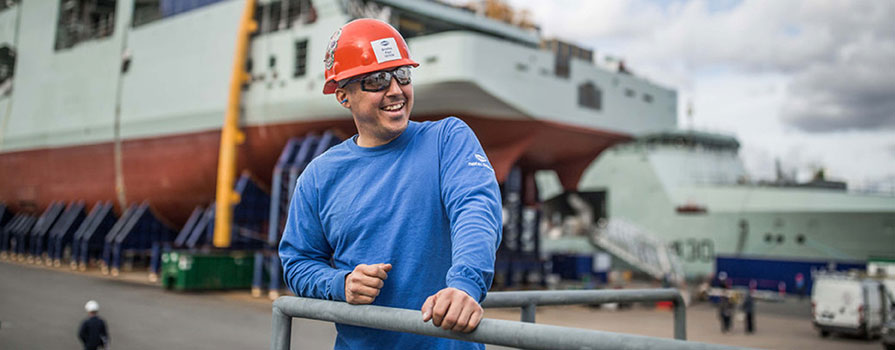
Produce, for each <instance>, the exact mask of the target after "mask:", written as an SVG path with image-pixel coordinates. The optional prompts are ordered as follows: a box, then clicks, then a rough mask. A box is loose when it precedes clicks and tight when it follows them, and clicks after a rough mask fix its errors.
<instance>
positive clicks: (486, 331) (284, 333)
mask: <svg viewBox="0 0 895 350" xmlns="http://www.w3.org/2000/svg"><path fill="white" fill-rule="evenodd" d="M653 301H671V302H672V303H673V304H674V320H675V325H674V334H675V338H677V339H669V338H659V337H648V336H641V335H631V334H623V333H613V332H604V331H596V330H586V329H578V328H570V327H558V326H550V325H541V324H535V323H534V315H535V307H536V306H538V305H576V304H602V303H617V302H653ZM482 306H483V307H486V308H494V307H521V308H522V321H521V322H519V321H506V320H496V319H489V318H485V319H482V320H481V322H480V323H479V325H478V327H477V328H476V330H475V331H473V332H471V333H459V332H454V331H450V330H444V329H441V328H438V327H435V326H434V325H432V324H431V323H430V322H423V320H422V316H421V315H420V311H419V310H408V309H399V308H390V307H383V306H375V305H351V304H348V303H345V302H337V301H329V300H320V299H309V298H301V297H292V296H284V297H280V298H278V299H277V300H275V301H274V303H273V332H272V338H271V345H270V349H271V350H286V349H290V346H291V342H292V333H291V332H292V319H293V318H294V317H297V318H306V319H312V320H319V321H328V322H336V323H341V324H348V325H353V326H360V327H368V328H377V329H384V330H390V331H396V332H406V333H413V334H420V335H427V336H433V337H440V338H449V339H457V340H463V341H470V342H476V343H483V344H493V345H501V346H509V347H514V348H519V349H688V350H689V349H739V348H738V347H733V346H726V345H718V344H708V343H699V342H690V341H686V340H684V339H685V338H686V313H685V308H686V306H685V305H684V302H683V298H682V296H681V294H680V292H679V291H677V290H674V289H637V290H587V291H522V292H491V293H488V296H487V298H486V299H485V301H484V302H483V303H482Z"/></svg>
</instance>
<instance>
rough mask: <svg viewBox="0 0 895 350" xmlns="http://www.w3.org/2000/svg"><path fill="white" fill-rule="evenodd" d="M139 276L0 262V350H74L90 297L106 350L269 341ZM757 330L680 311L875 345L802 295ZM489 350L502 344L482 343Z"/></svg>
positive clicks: (297, 324)
mask: <svg viewBox="0 0 895 350" xmlns="http://www.w3.org/2000/svg"><path fill="white" fill-rule="evenodd" d="M145 277H146V276H145V274H130V275H126V276H124V277H121V278H109V277H104V276H101V275H100V274H99V273H98V272H96V271H88V272H87V273H75V272H70V271H69V270H67V269H65V270H63V269H53V268H47V267H39V266H33V265H27V264H23V263H14V262H10V261H2V262H0V281H2V282H0V349H9V350H17V349H78V348H79V347H80V344H79V343H78V340H77V336H76V333H77V328H78V324H79V322H80V321H81V319H82V318H83V317H84V316H85V314H84V310H83V305H84V303H85V302H86V301H87V300H89V299H96V300H97V301H99V303H100V315H101V316H102V317H103V318H105V319H106V322H108V324H109V328H110V332H111V337H112V344H113V346H114V348H116V349H130V350H144V349H146V350H148V349H184V350H187V349H266V348H268V347H269V346H270V343H269V342H270V324H271V317H270V310H271V308H270V302H269V301H267V300H266V299H253V298H251V297H250V296H249V295H248V292H246V291H240V292H226V293H223V292H216V293H174V292H166V291H164V290H162V289H161V288H160V287H158V286H153V285H150V284H148V283H147V282H145ZM757 309H758V312H757V319H756V324H757V333H756V334H754V335H746V334H744V332H743V329H744V327H743V324H742V323H737V324H735V326H734V330H733V332H731V333H729V334H721V333H720V330H719V324H718V319H717V317H716V312H715V309H714V308H712V306H711V305H710V304H706V303H699V304H695V305H692V306H691V307H689V308H688V309H687V331H688V332H687V334H688V337H689V339H690V340H695V341H702V342H710V343H719V344H729V345H739V346H749V347H759V348H769V349H812V350H823V349H875V350H878V349H881V348H882V346H881V345H880V343H879V341H865V340H860V339H850V338H842V337H835V336H834V337H831V338H827V339H822V338H820V337H819V336H818V335H817V332H815V331H814V329H813V328H812V327H811V321H810V304H809V302H808V301H807V300H803V301H799V300H795V299H792V300H787V301H786V302H784V303H775V304H770V303H759V304H758V307H757ZM485 317H488V318H497V319H505V320H518V319H519V311H518V310H516V309H488V310H486V311H485ZM537 321H538V323H544V324H551V325H558V326H569V327H577V328H590V329H597V330H603V331H611V332H623V333H631V334H641V335H649V336H657V337H671V336H672V316H671V312H670V311H664V310H655V309H652V308H647V307H644V306H635V307H634V308H632V309H628V310H624V311H606V310H600V309H596V308H589V307H583V306H569V307H542V308H539V309H538V313H537ZM334 336H335V329H334V327H333V326H332V324H330V323H325V322H318V321H308V320H299V319H296V320H295V321H294V322H293V338H292V339H293V348H294V349H331V348H332V343H333V337H334ZM489 349H503V348H500V347H489Z"/></svg>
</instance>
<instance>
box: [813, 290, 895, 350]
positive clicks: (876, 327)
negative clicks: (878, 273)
mask: <svg viewBox="0 0 895 350" xmlns="http://www.w3.org/2000/svg"><path fill="white" fill-rule="evenodd" d="M889 305H890V301H889V300H888V297H887V296H886V292H885V287H884V286H883V284H882V283H880V282H879V281H877V280H874V279H870V278H864V277H858V276H854V275H842V274H819V275H817V276H815V279H814V286H813V288H812V294H811V310H812V315H813V318H814V327H815V328H817V330H818V332H820V336H822V337H826V336H828V335H830V333H834V332H835V333H843V334H852V335H859V336H862V337H865V338H867V339H871V338H876V337H879V336H880V335H881V334H882V329H883V323H884V322H885V320H886V319H887V318H888V314H889Z"/></svg>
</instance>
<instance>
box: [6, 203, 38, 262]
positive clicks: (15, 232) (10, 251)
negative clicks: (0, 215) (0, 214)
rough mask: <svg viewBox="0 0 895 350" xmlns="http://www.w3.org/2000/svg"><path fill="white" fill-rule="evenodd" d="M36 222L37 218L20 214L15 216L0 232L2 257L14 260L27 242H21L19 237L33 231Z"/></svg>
mask: <svg viewBox="0 0 895 350" xmlns="http://www.w3.org/2000/svg"><path fill="white" fill-rule="evenodd" d="M35 222H37V218H36V217H34V216H31V215H29V214H24V213H20V214H16V215H15V216H13V218H12V219H10V220H9V222H7V223H6V225H4V226H3V229H2V230H0V257H3V258H8V259H12V258H14V257H15V256H16V252H17V251H18V250H19V247H20V246H24V245H25V242H22V241H19V238H18V237H19V236H20V235H22V236H24V234H23V233H27V232H29V231H31V227H32V226H34V223H35ZM22 258H24V257H22Z"/></svg>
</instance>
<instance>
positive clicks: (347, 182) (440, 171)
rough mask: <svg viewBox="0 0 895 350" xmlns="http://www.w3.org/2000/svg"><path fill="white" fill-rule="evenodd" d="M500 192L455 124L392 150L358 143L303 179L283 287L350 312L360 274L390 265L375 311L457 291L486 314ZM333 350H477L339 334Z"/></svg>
mask: <svg viewBox="0 0 895 350" xmlns="http://www.w3.org/2000/svg"><path fill="white" fill-rule="evenodd" d="M501 229H502V227H501V207H500V190H499V188H498V186H497V181H496V178H495V175H494V170H493V169H492V168H491V165H490V163H489V162H488V160H487V158H486V157H485V152H484V151H483V150H482V147H481V145H480V144H479V142H478V140H477V139H476V138H475V134H473V132H472V130H471V129H469V127H468V126H467V125H466V124H465V123H463V122H462V121H461V120H460V119H457V118H453V117H451V118H447V119H444V120H441V121H437V122H422V123H419V122H414V121H411V122H410V123H409V125H408V127H407V129H406V130H405V131H404V132H403V133H402V134H401V135H400V136H399V137H398V138H396V139H394V140H392V141H391V142H389V143H387V144H385V145H382V146H377V147H370V148H365V147H360V146H358V145H357V144H356V142H355V138H352V139H349V140H346V141H345V142H342V143H341V144H339V145H337V146H334V147H333V148H331V149H330V150H328V151H327V152H325V153H324V154H323V155H321V156H319V157H317V158H316V159H314V161H312V162H311V164H310V165H309V166H308V167H307V168H306V170H305V171H304V172H303V173H302V174H301V176H299V179H298V184H297V185H296V188H295V193H294V195H293V197H292V203H291V205H290V208H289V218H288V219H287V221H286V228H285V232H284V233H283V239H282V241H281V243H280V258H281V260H282V263H283V271H284V276H285V279H286V283H287V284H288V285H289V287H290V288H291V289H292V291H293V292H294V293H296V294H297V295H299V296H303V297H311V298H320V299H329V300H340V301H344V300H345V276H346V275H348V273H350V272H351V271H352V270H353V269H354V267H355V266H357V265H359V264H377V263H390V264H392V270H391V271H390V272H389V273H388V275H389V276H388V279H387V280H386V281H385V283H384V285H383V287H382V289H381V290H380V294H379V296H377V297H376V299H375V301H374V302H373V304H374V305H382V306H389V307H398V308H405V309H416V310H419V309H420V308H421V307H422V304H423V302H424V301H425V299H426V298H427V297H429V296H430V295H433V294H435V293H436V292H438V291H439V290H441V289H443V288H445V287H454V288H457V289H460V290H463V291H465V292H466V293H467V294H469V295H470V296H472V297H473V298H475V299H476V300H478V301H479V302H481V301H482V300H483V299H484V298H485V294H486V292H487V290H488V289H489V288H490V287H491V280H492V278H493V276H494V256H495V253H496V251H497V247H498V245H499V243H500V236H501ZM336 328H337V330H338V336H337V338H336V344H335V348H336V349H483V348H484V346H482V345H481V344H472V343H467V342H460V341H456V340H450V339H443V338H433V337H426V336H420V335H413V334H406V333H397V332H391V331H382V330H374V329H369V328H362V327H354V326H348V325H341V324H339V325H336Z"/></svg>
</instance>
